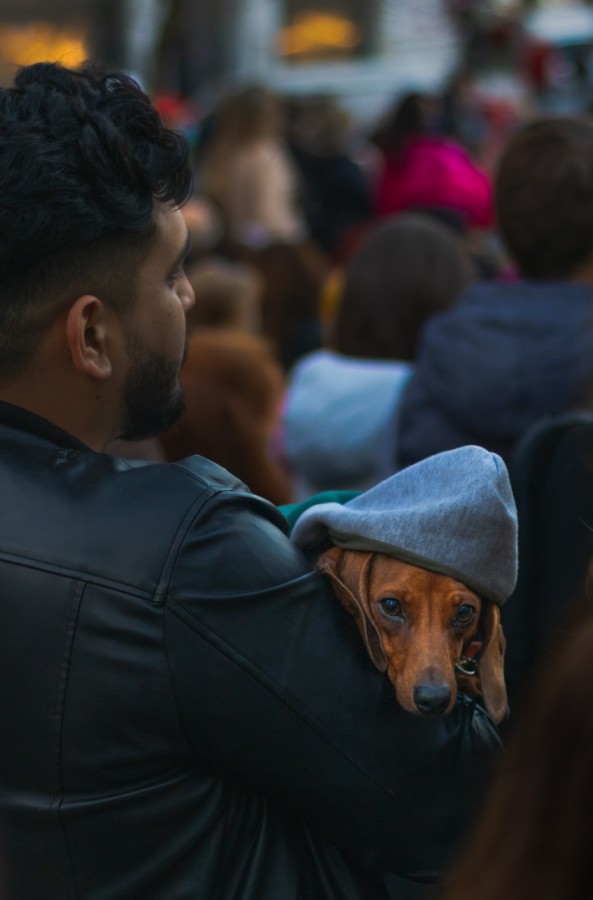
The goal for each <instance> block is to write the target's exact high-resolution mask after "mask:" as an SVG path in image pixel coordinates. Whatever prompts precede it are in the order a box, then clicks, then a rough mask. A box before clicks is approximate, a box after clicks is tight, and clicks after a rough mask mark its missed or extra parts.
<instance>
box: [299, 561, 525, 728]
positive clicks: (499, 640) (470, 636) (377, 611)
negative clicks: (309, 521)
mask: <svg viewBox="0 0 593 900" xmlns="http://www.w3.org/2000/svg"><path fill="white" fill-rule="evenodd" d="M317 567H318V568H319V569H320V570H321V571H322V572H324V573H325V574H327V575H328V576H329V578H330V579H331V582H332V585H333V588H334V591H335V593H336V594H337V596H338V598H339V600H340V601H341V602H342V604H343V605H344V606H345V608H346V609H347V610H348V612H350V613H351V614H352V615H353V616H354V618H355V620H356V624H357V625H358V629H359V631H360V633H361V635H362V638H363V640H364V643H365V645H366V648H367V650H368V653H369V655H370V657H371V659H372V661H373V663H374V664H375V666H376V667H377V668H378V669H379V670H380V671H382V672H385V671H386V672H387V675H388V677H389V680H390V681H391V683H392V685H393V687H394V689H395V694H396V697H397V700H398V702H399V704H400V706H402V707H403V708H404V709H406V710H408V712H411V713H416V714H421V715H429V716H431V715H432V716H434V715H443V714H446V713H448V712H450V711H451V709H452V708H453V705H454V703H455V700H456V697H457V691H458V689H459V690H460V691H461V692H462V693H465V694H468V695H470V696H479V695H481V696H482V698H483V702H484V705H485V707H486V710H487V711H488V714H489V715H490V718H491V719H492V721H493V722H494V723H495V724H498V723H499V722H500V721H501V720H502V719H503V718H504V716H505V714H506V712H507V694H506V688H505V682H504V673H503V658H504V648H505V639H504V635H503V632H502V628H501V625H500V610H499V608H498V606H497V605H496V604H495V603H492V602H490V601H486V600H482V599H481V598H480V597H478V595H477V594H475V593H473V592H472V591H470V590H469V589H468V588H467V587H465V585H463V584H462V583H461V582H460V581H456V580H455V579H453V578H450V577H449V576H447V575H440V574H437V573H435V572H431V571H428V570H427V569H421V568H418V567H417V566H413V565H410V564H408V563H405V562H402V561H400V560H398V559H394V558H393V557H391V556H387V555H385V554H382V553H371V552H367V551H359V550H344V549H342V548H340V547H332V548H331V549H330V550H327V551H326V552H325V553H323V554H322V555H321V556H320V557H319V559H318V560H317ZM474 657H475V658H474Z"/></svg>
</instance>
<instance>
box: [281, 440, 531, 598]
mask: <svg viewBox="0 0 593 900" xmlns="http://www.w3.org/2000/svg"><path fill="white" fill-rule="evenodd" d="M291 538H292V540H293V541H294V542H295V543H296V544H298V545H299V546H300V547H301V548H302V549H303V550H304V551H305V552H306V553H308V554H309V555H312V554H315V550H316V548H317V549H319V547H320V546H322V545H323V544H324V543H325V542H326V541H327V539H328V538H329V540H330V541H331V543H332V544H336V545H337V546H339V547H344V548H345V549H349V550H372V551H376V552H378V553H386V554H387V555H389V556H393V557H395V558H396V559H400V560H402V561H403V562H408V563H411V564H412V565H415V566H420V567H421V568H424V569H430V570H431V571H433V572H439V573H441V574H442V575H449V576H451V577H452V578H455V579H456V580H457V581H461V582H462V583H463V584H465V585H466V587H468V588H470V590H472V591H474V592H475V593H476V594H479V595H480V596H481V597H484V598H485V599H487V600H493V601H494V602H495V603H498V604H499V605H502V604H503V603H504V602H505V600H507V599H508V597H509V596H510V594H511V593H512V592H513V589H514V587H515V584H516V581H517V510H516V507H515V500H514V498H513V493H512V490H511V485H510V481H509V476H508V472H507V469H506V466H505V464H504V462H503V461H502V459H501V458H500V456H498V455H497V454H496V453H490V452H488V451H487V450H484V449H483V448H482V447H474V446H466V447H460V448H459V449H457V450H447V451H446V452H444V453H437V454H435V455H434V456H430V457H428V458H427V459H424V460H422V461H421V462H419V463H416V464H415V465H413V466H409V467H408V468H407V469H402V471H401V472H397V473H396V474H395V475H392V476H391V477H390V478H387V479H386V480H385V481H382V482H380V483H379V484H377V485H375V487H372V488H371V489H370V490H368V491H365V493H363V494H359V496H358V497H355V498H354V499H353V500H350V501H348V503H345V504H344V505H340V504H339V503H321V504H319V505H318V506H311V507H309V509H307V510H305V512H304V513H303V514H302V515H301V517H300V518H299V519H298V520H297V522H296V524H295V525H294V528H293V530H292V534H291Z"/></svg>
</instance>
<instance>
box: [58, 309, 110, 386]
mask: <svg viewBox="0 0 593 900" xmlns="http://www.w3.org/2000/svg"><path fill="white" fill-rule="evenodd" d="M109 319H110V317H109V315H108V309H107V307H106V306H105V304H104V303H103V302H102V301H101V300H99V299H98V297H93V296H92V295H91V294H84V295H83V296H82V297H79V298H78V300H76V301H75V302H74V303H73V304H72V306H71V307H70V309H69V310H68V315H67V318H66V340H67V342H68V348H69V350H70V354H71V357H72V362H73V364H74V366H75V368H76V369H78V370H79V371H80V372H85V373H86V374H87V375H89V376H90V377H91V378H95V379H97V380H98V381H104V380H106V379H107V378H109V377H110V375H111V372H112V365H111V359H110V357H109V353H108V349H107V348H108V341H107V337H108V330H109V329H108V324H109Z"/></svg>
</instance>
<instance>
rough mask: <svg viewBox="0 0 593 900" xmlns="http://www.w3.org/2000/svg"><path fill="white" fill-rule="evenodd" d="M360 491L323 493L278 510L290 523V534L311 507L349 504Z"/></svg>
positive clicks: (288, 504) (285, 505)
mask: <svg viewBox="0 0 593 900" xmlns="http://www.w3.org/2000/svg"><path fill="white" fill-rule="evenodd" d="M359 493H360V491H322V492H321V493H320V494H313V496H312V497H307V499H306V500H302V501H301V502H300V503H285V504H284V505H283V506H279V507H278V509H279V510H280V512H281V513H282V515H283V516H284V518H285V519H286V521H287V522H288V529H289V532H288V533H289V534H290V532H291V531H292V529H293V528H294V526H295V523H296V521H297V519H298V518H299V517H300V516H302V514H303V513H304V512H305V510H306V509H309V507H311V506H317V505H318V504H319V503H340V504H343V503H348V501H349V500H353V499H354V497H358V495H359Z"/></svg>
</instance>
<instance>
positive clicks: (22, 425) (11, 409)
mask: <svg viewBox="0 0 593 900" xmlns="http://www.w3.org/2000/svg"><path fill="white" fill-rule="evenodd" d="M4 427H6V428H10V429H12V430H17V431H21V432H24V433H26V434H28V435H30V436H32V437H37V438H42V439H43V440H46V441H49V442H50V443H52V444H55V445H57V446H58V447H64V448H69V449H72V450H86V451H87V452H88V451H89V449H90V448H89V447H88V446H87V445H86V444H83V443H82V441H79V440H78V438H75V437H74V435H72V434H69V433H68V432H67V431H64V430H63V429H62V428H59V427H58V426H57V425H54V423H53V422H50V421H49V420H48V419H44V418H43V417H42V416H38V415H36V414H35V413H32V412H30V411H29V410H28V409H24V408H23V407H21V406H15V405H14V404H13V403H5V402H4V401H2V400H0V428H4Z"/></svg>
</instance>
